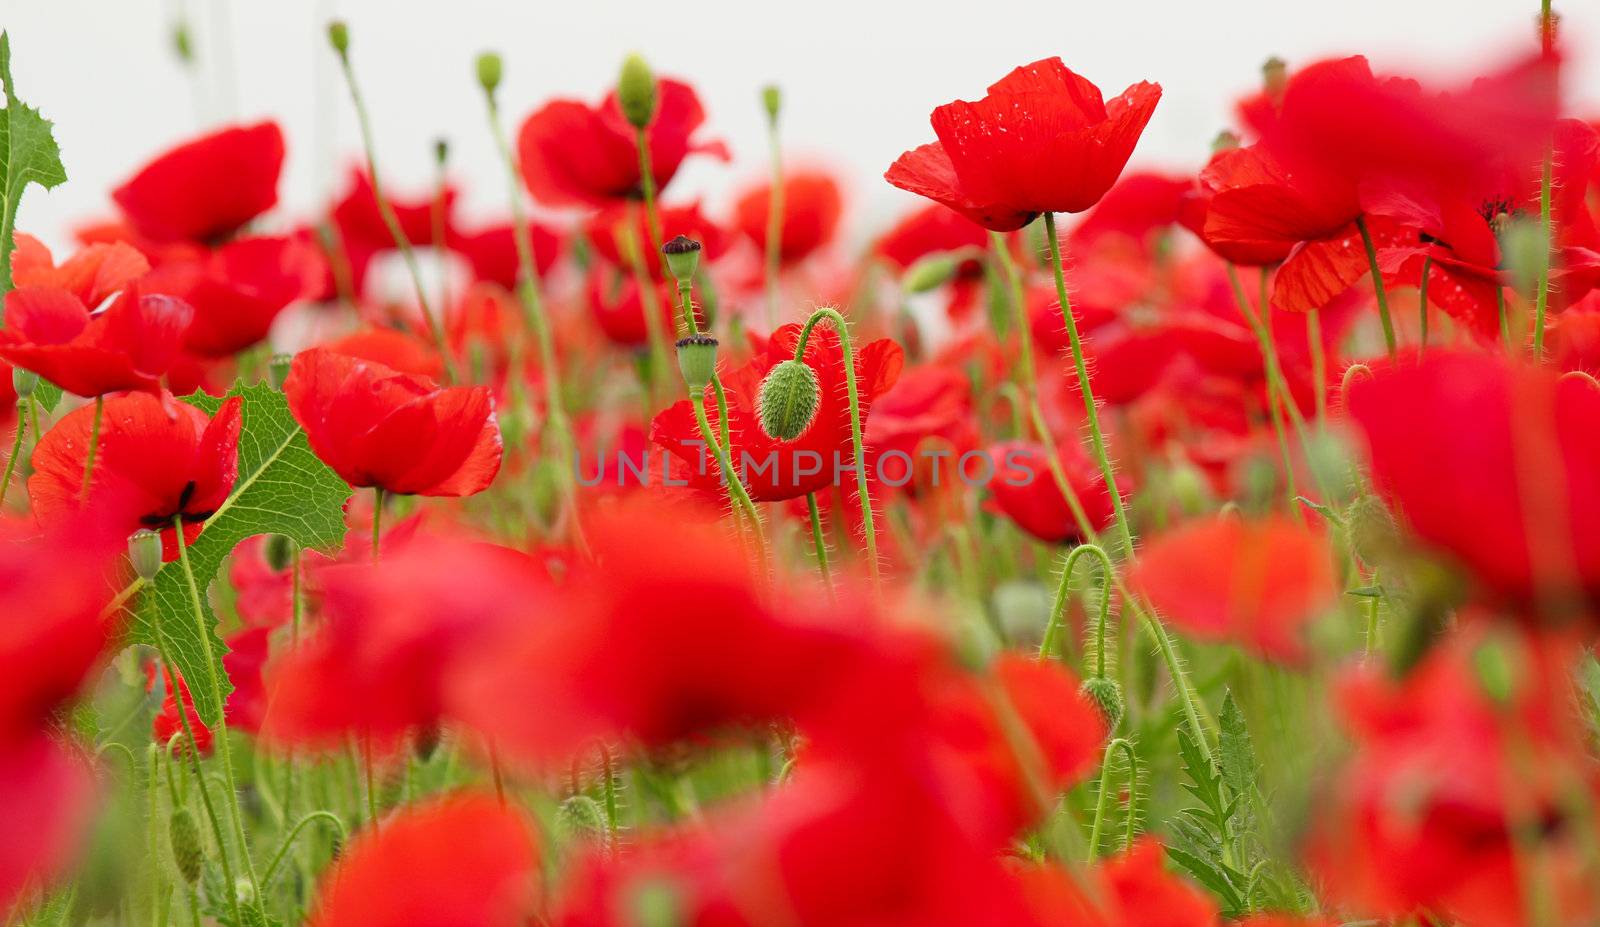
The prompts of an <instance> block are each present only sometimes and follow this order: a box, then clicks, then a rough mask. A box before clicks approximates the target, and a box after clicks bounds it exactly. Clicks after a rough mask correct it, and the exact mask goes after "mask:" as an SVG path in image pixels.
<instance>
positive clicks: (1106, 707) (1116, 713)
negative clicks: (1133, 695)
mask: <svg viewBox="0 0 1600 927" xmlns="http://www.w3.org/2000/svg"><path fill="white" fill-rule="evenodd" d="M1083 694H1084V695H1087V696H1089V698H1090V700H1092V701H1093V702H1094V704H1095V707H1096V708H1099V709H1100V715H1101V716H1102V717H1104V718H1105V719H1106V727H1108V728H1110V729H1111V730H1116V728H1117V722H1118V721H1121V720H1122V686H1120V685H1118V684H1117V681H1116V680H1115V679H1111V678H1110V677H1107V676H1091V677H1090V678H1088V679H1085V680H1084V681H1083Z"/></svg>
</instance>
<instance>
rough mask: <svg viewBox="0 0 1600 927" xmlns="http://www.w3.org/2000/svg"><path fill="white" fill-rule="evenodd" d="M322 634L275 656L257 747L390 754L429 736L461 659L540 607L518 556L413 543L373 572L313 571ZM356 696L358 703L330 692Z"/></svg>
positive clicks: (466, 662)
mask: <svg viewBox="0 0 1600 927" xmlns="http://www.w3.org/2000/svg"><path fill="white" fill-rule="evenodd" d="M317 581H318V585H319V589H320V594H321V605H322V625H321V627H320V628H319V629H318V632H317V634H316V635H315V636H314V637H312V638H311V639H309V640H307V641H306V642H304V643H303V644H302V645H301V646H300V647H299V648H298V649H296V650H294V651H291V652H290V653H288V654H286V655H284V656H283V657H282V658H281V660H280V661H279V663H278V664H277V665H276V666H275V667H274V668H273V670H272V672H271V676H270V679H269V682H268V691H269V692H270V693H271V711H270V713H269V714H268V717H267V719H266V730H265V732H264V733H265V734H266V736H267V737H268V738H270V739H272V740H274V741H276V742H278V743H287V744H297V743H308V744H311V745H314V746H328V745H331V744H337V743H339V742H340V740H341V739H342V738H344V737H346V736H349V735H352V734H355V735H359V736H361V737H363V738H373V739H375V740H378V741H380V742H384V743H390V742H393V740H394V739H395V738H397V737H399V736H400V735H402V734H404V733H405V732H407V731H409V730H415V729H428V728H437V727H438V726H440V725H441V724H442V723H443V722H444V721H445V720H447V719H452V718H454V717H456V715H454V714H452V713H451V709H450V705H449V703H448V698H447V697H448V694H449V690H450V688H451V686H452V685H453V684H454V681H455V680H456V679H457V678H459V677H460V676H462V675H463V674H464V673H466V672H468V671H469V670H471V671H472V672H474V673H477V672H481V670H480V669H478V668H477V664H476V662H475V661H474V660H471V659H469V657H476V656H478V655H479V651H480V649H482V650H485V651H487V652H489V653H493V652H495V651H496V650H497V649H498V647H497V646H496V643H497V642H498V641H499V640H501V638H502V637H503V636H504V635H505V634H506V633H507V632H508V630H511V629H513V628H514V627H515V626H516V625H517V624H518V623H522V622H525V621H527V620H528V619H529V618H530V617H531V616H533V615H535V614H538V613H539V611H540V610H541V609H542V608H543V607H544V606H543V603H544V602H545V601H546V600H547V595H546V593H545V592H544V583H543V574H542V572H541V571H540V570H539V568H538V564H537V563H536V562H535V561H534V560H533V559H532V558H530V557H528V556H527V555H526V554H522V553H519V552H517V551H514V550H511V549H509V548H504V547H497V546H494V545H491V544H484V543H478V542H472V541H465V540H459V539H451V538H447V537H427V538H418V539H416V540H413V541H411V542H409V543H406V544H404V545H403V546H402V547H400V549H399V550H389V551H385V552H384V557H383V559H382V560H379V561H377V562H366V563H356V562H351V563H347V564H341V565H338V566H326V567H323V568H321V569H319V570H318V572H317ZM349 691H361V692H362V693H364V694H363V696H362V697H361V698H359V699H352V698H346V697H340V696H339V695H338V693H340V692H349Z"/></svg>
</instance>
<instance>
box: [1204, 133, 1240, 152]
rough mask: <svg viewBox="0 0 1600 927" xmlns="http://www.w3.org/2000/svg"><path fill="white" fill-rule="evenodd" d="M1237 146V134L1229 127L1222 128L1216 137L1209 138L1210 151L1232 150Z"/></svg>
mask: <svg viewBox="0 0 1600 927" xmlns="http://www.w3.org/2000/svg"><path fill="white" fill-rule="evenodd" d="M1238 147H1239V136H1238V134H1237V133H1235V132H1234V131H1233V130H1231V129H1223V130H1222V131H1221V132H1218V133H1217V137H1216V138H1214V139H1212V140H1211V153H1212V154H1216V153H1217V152H1219V151H1232V150H1234V149H1235V148H1238Z"/></svg>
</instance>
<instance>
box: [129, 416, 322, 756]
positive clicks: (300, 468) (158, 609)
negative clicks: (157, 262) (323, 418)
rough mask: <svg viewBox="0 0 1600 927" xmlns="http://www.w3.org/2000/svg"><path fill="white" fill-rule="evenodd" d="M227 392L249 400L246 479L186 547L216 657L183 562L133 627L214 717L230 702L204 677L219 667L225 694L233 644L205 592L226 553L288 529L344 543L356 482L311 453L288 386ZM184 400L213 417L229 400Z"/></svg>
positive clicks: (169, 569)
mask: <svg viewBox="0 0 1600 927" xmlns="http://www.w3.org/2000/svg"><path fill="white" fill-rule="evenodd" d="M228 395H229V396H240V397H242V398H243V408H242V410H241V411H242V413H243V428H242V429H241V432H240V436H239V479H238V481H237V482H236V483H235V484H234V488H233V493H232V495H230V496H229V497H228V499H227V501H225V502H224V503H223V504H222V505H221V506H220V507H219V508H218V509H217V511H216V513H215V514H213V515H212V516H211V518H210V519H208V520H207V521H206V525H205V530H204V531H203V532H201V534H200V536H199V537H198V538H196V539H195V542H194V543H193V544H192V545H190V546H189V550H188V554H189V563H190V566H191V568H192V569H193V571H194V583H195V587H196V590H197V591H198V593H199V598H200V602H201V609H202V612H203V614H204V616H205V632H204V633H206V634H209V635H210V636H211V639H210V648H209V651H210V655H211V660H212V662H211V663H209V664H208V663H207V660H206V655H207V647H206V641H205V639H203V638H202V637H201V629H200V627H199V625H198V624H197V623H196V621H195V615H194V605H193V600H192V595H191V591H190V589H189V585H188V578H187V577H186V576H185V575H184V571H183V565H182V564H181V563H180V562H177V561H174V562H172V563H168V564H166V565H165V566H163V567H162V568H161V572H159V573H157V574H156V578H155V579H154V580H153V581H152V582H151V587H150V588H149V589H146V590H144V591H143V593H142V594H141V595H140V596H139V597H138V600H137V601H138V605H137V607H136V609H135V612H134V620H133V626H132V632H131V638H132V640H133V641H134V642H137V643H144V644H151V645H159V646H160V647H161V648H162V649H163V650H164V651H165V652H166V653H167V655H168V656H170V657H171V658H172V660H173V662H174V663H176V664H177V665H178V670H179V672H181V673H182V674H183V676H184V677H185V678H186V679H188V680H190V687H189V689H190V693H191V694H192V695H193V696H194V704H195V710H196V711H197V712H199V714H200V718H201V720H203V721H205V723H206V724H208V725H213V724H215V723H216V722H217V720H218V719H219V718H220V717H221V716H222V704H221V702H219V701H218V700H217V699H216V698H214V697H213V695H212V692H211V687H210V685H209V684H208V683H207V682H206V680H207V679H208V676H209V674H210V673H211V672H213V671H215V672H216V673H217V676H218V678H219V679H220V680H221V688H222V693H221V698H222V699H224V700H225V699H226V698H227V695H228V693H229V692H231V691H232V686H231V685H229V683H228V678H227V674H226V673H225V672H224V671H223V669H222V655H223V654H224V653H226V652H227V648H226V647H224V646H223V644H222V641H221V639H220V638H218V637H217V634H216V624H217V619H216V616H215V615H213V614H212V612H211V607H210V605H209V604H207V602H206V590H207V588H208V587H209V586H210V585H211V582H212V580H214V579H215V578H216V577H217V574H218V572H219V571H220V570H221V568H222V564H223V561H224V560H225V559H226V558H227V556H228V554H229V553H231V552H232V551H233V549H234V548H235V547H237V546H238V544H239V542H240V541H243V540H245V539H246V538H250V537H254V536H255V535H258V534H282V535H287V536H288V537H290V538H292V539H294V541H295V542H296V543H298V544H300V545H302V546H304V547H311V548H318V549H322V550H332V549H335V548H337V547H338V546H339V545H340V544H341V543H342V542H343V540H344V512H343V506H344V503H345V500H346V499H348V498H349V497H350V487H349V486H347V485H345V482H344V481H343V480H341V479H340V478H339V477H338V475H337V474H335V473H334V472H333V471H332V470H331V469H329V468H328V466H327V465H326V464H324V463H323V462H322V461H320V460H318V459H317V456H316V455H315V454H313V453H312V452H311V447H310V446H309V445H308V444H307V443H306V437H305V433H304V432H303V431H301V430H300V426H299V425H297V424H295V421H294V417H293V416H292V415H290V413H289V406H288V403H287V402H286V401H285V400H284V398H283V394H282V393H280V392H278V391H276V390H274V389H272V388H271V387H269V386H264V385H255V386H235V387H234V388H233V389H232V390H231V391H230V392H229V393H228ZM183 401H184V402H187V403H189V404H190V405H192V406H195V407H196V408H199V409H202V410H204V411H205V412H206V413H207V414H213V415H214V414H216V411H217V409H218V408H219V407H220V406H221V405H222V402H223V400H222V399H219V398H217V397H215V396H208V395H206V394H204V393H196V394H194V395H192V396H186V397H184V399H183Z"/></svg>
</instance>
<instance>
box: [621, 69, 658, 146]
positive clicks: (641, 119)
mask: <svg viewBox="0 0 1600 927" xmlns="http://www.w3.org/2000/svg"><path fill="white" fill-rule="evenodd" d="M617 104H618V105H619V106H621V107H622V115H623V117H624V118H626V119H627V120H628V124H629V125H631V126H633V127H634V128H635V129H648V128H649V127H650V120H651V118H652V117H654V116H655V114H656V76H655V74H654V73H652V72H651V71H650V65H648V64H646V63H645V60H644V59H643V58H641V57H640V56H638V55H629V56H628V57H627V58H625V59H623V62H622V73H621V74H620V75H618V77H617Z"/></svg>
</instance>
